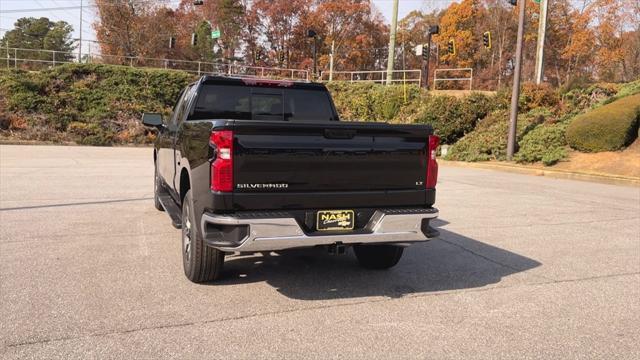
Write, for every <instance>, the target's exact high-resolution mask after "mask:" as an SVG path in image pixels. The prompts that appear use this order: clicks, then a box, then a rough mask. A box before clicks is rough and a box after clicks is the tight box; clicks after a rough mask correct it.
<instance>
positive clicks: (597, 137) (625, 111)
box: [566, 94, 640, 152]
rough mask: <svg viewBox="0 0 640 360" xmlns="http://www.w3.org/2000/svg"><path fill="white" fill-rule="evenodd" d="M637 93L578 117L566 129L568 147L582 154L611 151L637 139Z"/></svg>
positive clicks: (639, 117)
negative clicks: (582, 152)
mask: <svg viewBox="0 0 640 360" xmlns="http://www.w3.org/2000/svg"><path fill="white" fill-rule="evenodd" d="M639 122H640V94H636V95H631V96H627V97H625V98H622V99H619V100H616V101H614V102H612V103H609V104H607V105H604V106H601V107H598V108H596V109H594V110H591V111H589V112H586V113H584V114H581V115H578V116H576V117H575V118H574V120H573V121H572V122H571V123H570V124H569V126H568V127H567V135H566V136H567V142H568V143H569V145H570V146H571V147H572V148H574V149H576V150H580V151H584V152H599V151H615V150H620V149H622V148H624V147H625V146H628V145H630V144H631V143H632V142H633V141H634V140H635V139H636V138H637V137H638V123H639Z"/></svg>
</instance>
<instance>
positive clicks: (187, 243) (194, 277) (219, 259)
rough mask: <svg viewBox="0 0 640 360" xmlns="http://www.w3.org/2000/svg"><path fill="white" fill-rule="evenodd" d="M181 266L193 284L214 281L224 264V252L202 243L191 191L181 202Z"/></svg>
mask: <svg viewBox="0 0 640 360" xmlns="http://www.w3.org/2000/svg"><path fill="white" fill-rule="evenodd" d="M182 264H183V266H184V274H185V275H186V276H187V278H188V279H189V280H191V281H193V282H194V283H201V282H205V281H212V280H216V279H217V278H218V277H220V274H221V273H222V265H223V264H224V252H222V251H220V250H217V249H214V248H211V247H208V246H207V245H206V244H205V243H204V240H203V238H202V234H200V229H199V227H198V224H197V223H196V220H195V214H194V211H193V197H192V195H191V190H189V191H187V194H186V195H185V197H184V200H183V201H182Z"/></svg>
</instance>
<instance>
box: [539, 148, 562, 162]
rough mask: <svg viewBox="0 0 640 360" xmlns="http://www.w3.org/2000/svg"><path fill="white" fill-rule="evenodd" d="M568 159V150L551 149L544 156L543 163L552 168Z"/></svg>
mask: <svg viewBox="0 0 640 360" xmlns="http://www.w3.org/2000/svg"><path fill="white" fill-rule="evenodd" d="M566 158H567V150H566V149H565V148H562V147H557V148H553V149H549V151H547V152H546V153H545V154H544V155H542V159H541V160H542V163H543V164H544V165H545V166H551V165H555V164H557V163H558V161H561V160H564V159H566Z"/></svg>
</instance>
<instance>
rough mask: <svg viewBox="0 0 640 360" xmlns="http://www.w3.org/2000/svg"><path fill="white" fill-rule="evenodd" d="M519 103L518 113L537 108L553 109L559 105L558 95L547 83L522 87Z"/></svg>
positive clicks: (526, 84) (529, 84)
mask: <svg viewBox="0 0 640 360" xmlns="http://www.w3.org/2000/svg"><path fill="white" fill-rule="evenodd" d="M519 102H520V104H519V105H520V106H519V107H520V112H523V113H524V112H527V111H529V110H531V109H535V108H539V107H546V108H554V107H556V106H558V104H559V103H560V95H559V94H558V92H557V91H556V90H555V89H554V88H553V87H551V85H550V84H548V83H544V84H540V85H537V84H535V83H525V84H523V85H522V92H521V93H520V99H519Z"/></svg>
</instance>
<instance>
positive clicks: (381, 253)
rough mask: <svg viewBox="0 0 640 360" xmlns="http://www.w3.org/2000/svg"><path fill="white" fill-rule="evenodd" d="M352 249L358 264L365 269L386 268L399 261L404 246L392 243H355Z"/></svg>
mask: <svg viewBox="0 0 640 360" xmlns="http://www.w3.org/2000/svg"><path fill="white" fill-rule="evenodd" d="M353 251H354V252H355V253H356V257H357V258H358V262H359V263H360V266H362V267H365V268H367V269H388V268H390V267H393V266H395V265H396V264H397V263H398V261H400V258H401V257H402V252H403V251H404V248H403V247H400V246H394V245H355V246H354V247H353Z"/></svg>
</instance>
